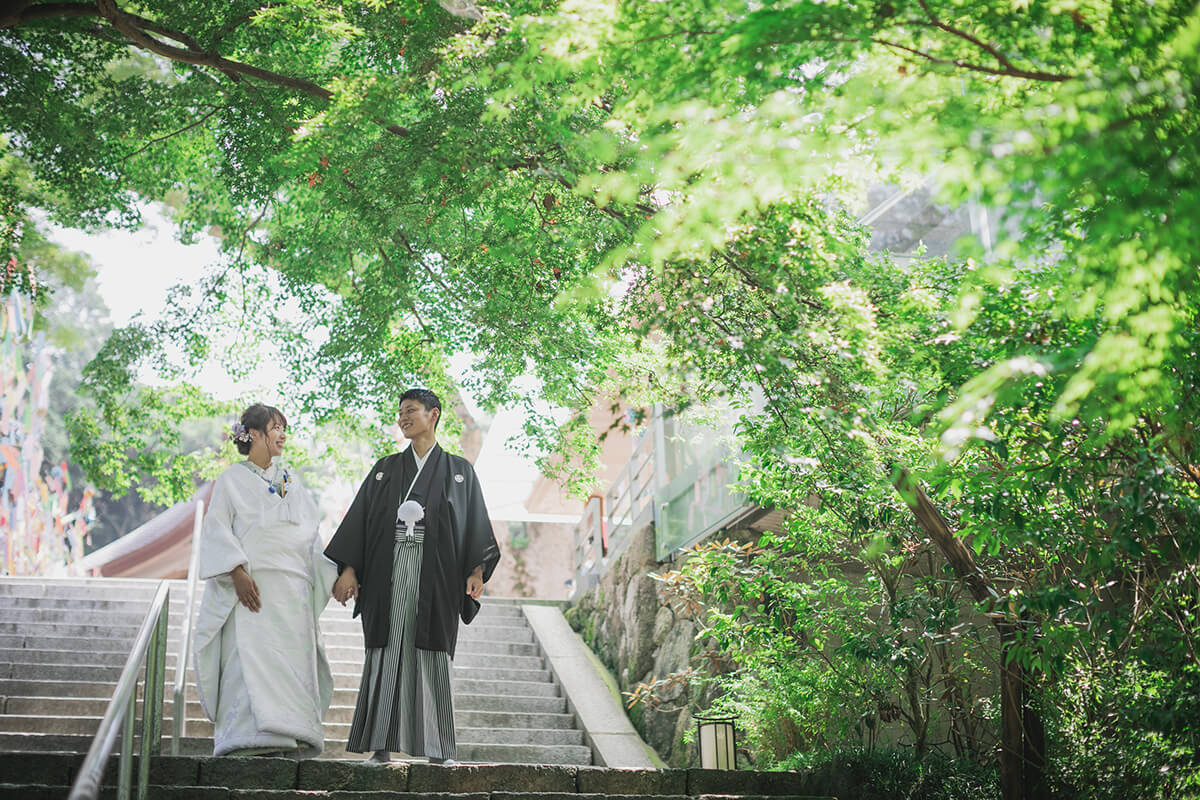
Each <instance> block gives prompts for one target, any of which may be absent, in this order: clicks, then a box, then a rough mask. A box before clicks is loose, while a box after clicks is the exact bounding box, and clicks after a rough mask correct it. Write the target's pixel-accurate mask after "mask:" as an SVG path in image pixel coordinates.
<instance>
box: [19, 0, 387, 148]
mask: <svg viewBox="0 0 1200 800" xmlns="http://www.w3.org/2000/svg"><path fill="white" fill-rule="evenodd" d="M61 17H99V18H101V19H103V20H105V21H106V22H108V23H109V24H110V25H112V27H113V28H115V29H116V30H117V31H118V32H120V33H121V34H123V35H124V36H125V37H126V38H127V39H128V40H129V41H130V42H132V43H133V44H134V45H135V46H137V47H140V48H142V49H143V50H148V51H150V52H151V53H154V54H155V55H159V56H162V57H163V58H167V59H170V60H171V61H177V62H180V63H183V64H191V65H192V66H197V67H210V68H212V69H216V70H219V71H220V72H222V73H224V74H225V76H226V77H228V78H229V79H230V80H233V81H235V82H236V81H238V80H239V79H240V78H241V77H243V76H244V77H248V78H255V79H257V80H260V81H262V82H264V83H268V84H271V85H273V86H279V87H281V88H284V89H291V90H294V91H298V92H303V93H304V94H307V95H309V96H311V97H315V98H317V99H319V100H324V101H325V102H330V101H331V100H332V99H333V92H331V91H329V90H328V89H326V88H325V87H324V86H321V85H319V84H317V83H313V82H312V81H309V80H305V79H304V78H297V77H294V76H291V75H284V74H282V73H279V72H274V71H272V70H269V69H264V68H262V67H256V66H254V65H253V64H246V63H244V62H241V61H234V60H233V59H230V58H225V57H224V56H222V55H220V54H219V53H214V52H211V51H209V50H206V49H205V48H204V47H203V45H201V44H200V42H199V41H197V40H196V39H195V38H193V37H191V36H189V35H188V34H186V33H183V32H181V31H177V30H174V29H171V28H168V27H167V26H165V25H162V24H160V23H158V22H155V21H154V20H151V19H147V18H145V17H141V16H138V15H137V14H131V13H129V12H127V11H122V10H121V9H120V8H119V7H118V6H117V3H116V0H96V3H95V4H94V5H93V4H89V3H43V4H41V5H32V4H30V3H25V4H19V5H18V6H17V7H16V8H15V9H12V10H10V11H9V12H7V13H6V14H4V15H3V16H0V29H6V28H14V27H16V26H18V25H22V24H25V23H29V22H35V21H38V20H45V19H55V18H61ZM151 34H156V35H157V36H158V37H161V38H156V37H155V36H152V35H151ZM163 39H169V40H171V41H173V42H176V43H177V44H178V45H182V47H179V46H176V45H173V44H169V43H168V42H166V41H163ZM374 122H376V123H377V124H379V125H380V126H382V127H383V128H384V129H385V130H386V131H388V132H389V133H392V134H395V135H396V136H408V134H409V131H408V129H407V128H405V127H404V126H402V125H397V124H394V123H389V122H387V121H386V120H383V119H379V118H375V119H374Z"/></svg>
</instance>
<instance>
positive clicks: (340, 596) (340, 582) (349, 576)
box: [333, 567, 358, 605]
mask: <svg viewBox="0 0 1200 800" xmlns="http://www.w3.org/2000/svg"><path fill="white" fill-rule="evenodd" d="M357 596H358V576H357V575H355V574H354V569H353V568H352V567H346V568H345V569H344V570H342V574H341V575H339V576H338V579H337V581H336V582H335V583H334V584H333V599H334V600H337V601H338V602H339V603H341V604H342V605H346V601H347V600H349V599H350V598H352V597H357Z"/></svg>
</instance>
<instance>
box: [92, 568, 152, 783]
mask: <svg viewBox="0 0 1200 800" xmlns="http://www.w3.org/2000/svg"><path fill="white" fill-rule="evenodd" d="M169 595H170V589H169V587H168V584H167V582H166V581H162V582H161V583H159V585H158V591H157V592H155V595H154V600H153V601H152V602H151V603H150V609H149V610H148V611H147V612H146V616H145V618H144V619H143V620H142V624H141V626H140V627H139V628H138V632H137V636H136V637H134V641H133V646H132V647H131V648H130V651H129V657H128V658H127V659H125V666H124V667H122V669H121V677H120V678H118V679H117V688H116V689H114V690H113V695H112V699H111V700H110V701H109V702H108V707H107V708H106V709H105V711H104V717H103V718H102V719H101V720H100V727H99V728H98V729H97V730H96V735H95V737H94V738H93V739H92V745H91V747H89V748H88V752H87V755H86V756H84V758H83V764H81V765H80V767H79V771H78V773H77V774H76V776H75V779H74V781H73V782H72V784H71V791H70V794H69V797H70V800H96V797H98V796H99V794H100V784H101V783H102V781H103V779H104V772H105V769H106V768H107V767H108V765H109V759H110V758H111V757H112V755H113V753H114V750H115V749H116V746H117V740H118V738H119V739H120V756H119V759H120V760H119V763H118V764H117V797H118V798H119V799H120V800H129V796H130V789H131V788H132V787H131V784H132V780H133V740H134V728H133V726H134V725H136V724H137V701H138V678H137V676H138V673H139V672H140V671H141V667H142V664H143V662H145V664H146V680H145V684H144V692H143V703H142V712H143V714H145V715H147V716H148V717H149V718H151V720H150V721H149V722H147V721H146V720H145V719H143V725H144V726H147V727H145V728H144V729H143V732H142V762H141V766H140V767H139V770H138V772H139V788H138V793H139V796H141V797H145V796H146V794H147V787H148V783H149V768H150V753H151V746H152V745H153V742H152V741H151V740H152V739H153V738H155V737H156V736H157V737H159V738H161V734H162V728H161V718H162V689H163V673H164V670H165V666H166V663H165V662H166V655H165V650H164V649H163V648H165V647H166V631H167V625H168V623H169V615H168V613H167V607H168V606H167V599H168V597H169ZM155 640H157V644H156V643H155ZM156 652H157V655H155V653H156ZM156 683H157V686H158V690H157V698H156V697H155V694H156V692H155V684H156ZM154 717H158V719H159V720H160V722H159V723H158V724H157V725H156V724H155V723H154V722H153V718H154ZM147 731H149V735H148V734H147ZM156 732H157V733H156ZM155 752H157V751H155Z"/></svg>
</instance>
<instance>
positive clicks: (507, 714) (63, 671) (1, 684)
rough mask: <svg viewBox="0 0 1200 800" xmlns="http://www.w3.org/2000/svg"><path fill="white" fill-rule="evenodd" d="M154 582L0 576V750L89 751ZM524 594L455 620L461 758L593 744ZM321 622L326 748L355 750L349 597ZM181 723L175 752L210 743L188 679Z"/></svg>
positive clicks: (178, 605)
mask: <svg viewBox="0 0 1200 800" xmlns="http://www.w3.org/2000/svg"><path fill="white" fill-rule="evenodd" d="M156 585H157V582H156V581H143V580H114V579H40V578H39V579H29V578H0V753H3V752H10V753H15V752H40V753H83V752H86V750H87V748H88V747H89V746H90V744H91V739H92V736H93V735H94V734H95V731H96V728H97V727H98V725H99V722H100V718H101V717H102V715H103V714H104V710H105V707H106V706H107V703H108V701H109V698H110V697H111V696H112V692H113V689H114V688H115V686H116V681H117V678H118V676H119V675H120V672H121V668H122V666H123V665H124V663H125V659H126V657H127V656H128V653H129V648H130V647H131V646H132V642H133V639H134V636H135V634H136V631H137V628H138V625H140V623H141V620H142V617H143V616H144V614H145V612H146V609H147V607H148V606H149V603H150V600H151V598H152V596H153V594H154V590H155V587H156ZM185 591H186V590H185V587H184V583H183V582H182V581H176V582H172V586H171V603H170V617H171V619H170V636H169V648H168V653H167V670H166V689H165V692H164V706H165V709H164V722H163V724H164V740H163V752H164V753H167V752H170V734H171V725H172V721H171V719H172V714H173V702H172V692H173V686H174V680H175V677H174V676H175V666H176V664H175V662H176V657H177V656H176V654H177V652H178V645H179V635H180V627H181V622H182V615H183V605H184V603H183V598H184V597H185ZM521 602H522V601H517V600H506V599H496V598H486V599H485V602H484V607H483V610H482V611H481V612H480V614H479V616H478V617H477V618H476V620H475V621H474V622H473V623H472V624H471V625H469V626H463V627H462V628H461V633H460V637H459V644H458V652H457V654H456V657H455V661H454V693H455V710H456V715H455V716H456V721H457V723H458V760H459V761H460V762H493V763H509V764H515V763H526V764H575V765H586V764H591V763H592V751H591V748H590V747H588V746H587V745H585V744H584V734H583V731H581V730H579V729H578V727H577V726H576V721H575V716H574V715H573V714H571V713H568V709H567V699H566V698H565V697H563V695H562V691H561V689H560V687H559V685H558V683H557V682H556V681H555V680H554V678H553V676H552V674H551V673H550V671H549V670H548V669H547V667H546V663H545V658H544V656H543V653H542V651H541V648H540V646H539V644H538V643H537V642H536V640H535V637H534V635H533V632H532V630H531V629H530V627H529V625H528V624H527V623H526V620H525V616H524V613H523V611H522V605H521ZM321 627H322V631H323V633H324V637H325V646H326V653H327V655H328V656H329V660H330V663H331V666H332V668H333V673H334V697H333V703H332V705H331V707H330V709H329V712H328V714H327V715H326V717H325V739H326V743H325V746H326V751H325V753H324V755H323V758H327V759H337V758H354V759H361V758H362V756H360V755H357V754H347V753H346V751H345V746H346V737H347V735H348V732H349V729H350V720H351V717H352V715H353V713H354V701H355V697H356V694H357V688H358V682H359V678H360V677H361V673H362V661H363V647H362V629H361V626H360V624H359V622H358V621H357V620H353V619H351V616H350V609H349V608H348V607H347V608H343V607H342V606H341V605H339V604H337V603H334V602H332V601H331V602H330V604H329V605H328V606H327V607H326V609H325V612H324V614H323V616H322V618H321ZM189 678H190V670H189ZM185 733H186V736H185V737H184V738H183V739H182V742H181V748H180V749H181V753H183V754H189V755H208V754H211V753H212V723H210V722H209V721H208V720H207V719H205V718H204V715H203V712H202V711H201V709H200V705H199V702H198V700H197V698H196V693H195V686H194V684H193V683H192V682H191V680H189V682H188V689H187V726H186V729H185ZM255 763H258V762H257V761H256V762H255ZM205 796H206V797H207V795H205Z"/></svg>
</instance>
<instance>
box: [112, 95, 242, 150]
mask: <svg viewBox="0 0 1200 800" xmlns="http://www.w3.org/2000/svg"><path fill="white" fill-rule="evenodd" d="M221 109H222V106H213V108H212V110H211V111H209V112H208V113H207V114H205V115H204V116H202V117H200V118H198V119H197V120H196V121H195V122H192V123H190V124H188V125H184V126H183V127H182V128H180V129H179V130H176V131H171V132H170V133H166V134H163V135H162V136H156V137H155V138H153V139H151V140H150V141H148V142H146V143H145V144H144V145H142V146H141V147H139V148H138V149H137V150H134V151H133V152H132V153H130V154H129V155H127V156H124V157H123V158H122V159H121V161H122V163H123V162H125V161H128V160H129V159H131V158H133V157H134V156H136V155H138V154H139V153H144V152H146V150H148V149H150V147H152V146H153V145H155V144H158V143H159V142H163V141H166V140H167V139H170V138H172V137H173V136H178V135H179V134H181V133H183V132H184V131H189V130H191V129H192V128H194V127H196V126H197V125H200V124H202V123H203V122H204V121H205V120H207V119H208V118H209V117H211V116H212V115H213V114H216V113H217V112H218V111H220V110H221Z"/></svg>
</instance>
